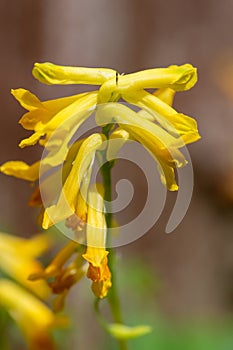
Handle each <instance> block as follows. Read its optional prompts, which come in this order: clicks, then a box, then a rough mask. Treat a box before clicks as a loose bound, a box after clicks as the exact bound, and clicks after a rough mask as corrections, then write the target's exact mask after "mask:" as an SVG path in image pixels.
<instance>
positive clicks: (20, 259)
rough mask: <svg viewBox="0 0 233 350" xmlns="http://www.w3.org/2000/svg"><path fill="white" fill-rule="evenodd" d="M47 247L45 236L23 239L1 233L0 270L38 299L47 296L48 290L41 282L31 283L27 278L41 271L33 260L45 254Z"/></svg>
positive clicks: (48, 243)
mask: <svg viewBox="0 0 233 350" xmlns="http://www.w3.org/2000/svg"><path fill="white" fill-rule="evenodd" d="M49 246H50V242H49V239H48V237H47V236H45V235H38V236H35V237H33V238H31V239H25V238H19V237H15V236H13V235H9V234H6V233H2V232H1V233H0V250H1V259H0V270H2V271H4V272H5V273H6V274H8V275H9V276H10V277H12V278H13V279H15V280H16V281H17V282H19V283H20V284H22V285H23V286H25V287H26V288H28V289H29V290H31V291H32V292H33V293H35V294H36V295H38V296H39V297H40V298H43V299H45V298H46V297H47V296H48V294H49V288H48V287H47V285H46V283H45V282H44V281H43V280H38V281H36V282H35V283H33V282H31V281H29V279H28V277H29V275H30V274H32V273H39V272H41V271H43V268H42V265H41V264H40V263H39V261H37V260H35V258H36V257H38V256H40V255H41V254H42V253H43V252H45V251H46V250H47V249H48V247H49Z"/></svg>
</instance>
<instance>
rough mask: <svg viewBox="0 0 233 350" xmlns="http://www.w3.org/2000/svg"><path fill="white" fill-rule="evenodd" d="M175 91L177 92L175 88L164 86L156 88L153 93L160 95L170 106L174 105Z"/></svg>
mask: <svg viewBox="0 0 233 350" xmlns="http://www.w3.org/2000/svg"><path fill="white" fill-rule="evenodd" d="M175 93H176V92H175V90H172V89H170V88H162V89H158V90H156V91H155V92H154V93H153V95H154V96H156V97H158V98H159V99H160V100H162V101H163V102H165V103H166V104H168V105H169V106H172V104H173V100H174V97H175Z"/></svg>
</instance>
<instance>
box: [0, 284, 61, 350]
mask: <svg viewBox="0 0 233 350" xmlns="http://www.w3.org/2000/svg"><path fill="white" fill-rule="evenodd" d="M0 305H1V306H2V307H3V308H5V309H6V310H7V311H8V312H9V314H10V316H11V317H12V318H13V320H14V321H15V322H16V323H17V325H18V326H19V328H20V329H21V330H22V332H23V333H24V335H25V337H26V339H27V341H28V343H29V344H28V346H29V348H30V349H39V348H41V347H40V344H41V343H44V344H45V343H46V344H48V343H49V344H51V343H52V339H51V336H50V330H51V328H52V327H54V326H55V325H56V323H57V320H58V319H57V318H56V316H55V314H53V312H52V311H51V310H50V309H49V308H48V307H47V306H46V305H45V304H43V303H42V302H41V301H40V300H39V299H37V298H36V297H35V296H33V295H32V294H31V293H29V292H28V291H26V290H24V289H23V288H21V287H19V286H18V285H16V284H15V283H13V282H10V281H8V280H6V279H1V280H0Z"/></svg>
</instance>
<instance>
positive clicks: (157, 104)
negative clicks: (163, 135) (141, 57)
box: [123, 90, 200, 144]
mask: <svg viewBox="0 0 233 350" xmlns="http://www.w3.org/2000/svg"><path fill="white" fill-rule="evenodd" d="M123 98H124V99H125V100H126V101H127V102H129V103H132V104H136V105H137V106H139V107H140V108H142V109H145V110H146V111H147V112H148V113H149V114H150V115H151V116H152V117H153V118H154V120H156V121H157V122H158V123H159V124H160V125H161V126H162V127H163V128H165V129H166V130H168V131H169V133H171V134H172V135H174V136H176V137H178V136H179V135H180V136H181V137H182V139H183V142H184V143H186V144H187V143H190V142H195V141H197V140H198V139H200V135H199V133H198V129H197V123H196V121H195V119H193V118H190V117H188V116H186V115H184V114H181V113H177V112H176V110H175V109H173V108H172V107H171V106H169V105H168V104H167V103H165V102H164V101H163V100H162V99H160V98H159V95H158V96H155V95H152V94H149V93H148V92H146V91H143V90H142V91H136V92H132V93H131V94H127V95H124V96H123Z"/></svg>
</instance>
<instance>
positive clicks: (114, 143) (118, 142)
mask: <svg viewBox="0 0 233 350" xmlns="http://www.w3.org/2000/svg"><path fill="white" fill-rule="evenodd" d="M129 140H130V135H129V133H128V132H127V131H126V130H124V129H121V128H117V129H116V130H114V131H113V132H112V133H111V135H110V137H109V142H108V148H107V155H106V158H107V160H108V161H111V160H114V159H117V155H118V152H119V150H120V149H121V148H122V147H123V146H124V144H125V143H126V142H127V141H129Z"/></svg>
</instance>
